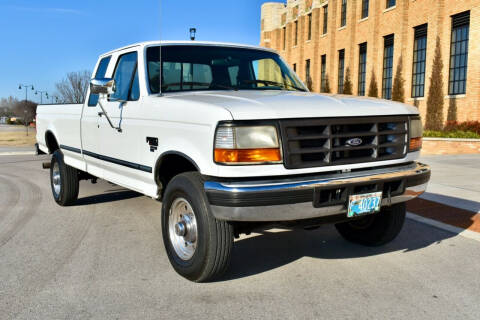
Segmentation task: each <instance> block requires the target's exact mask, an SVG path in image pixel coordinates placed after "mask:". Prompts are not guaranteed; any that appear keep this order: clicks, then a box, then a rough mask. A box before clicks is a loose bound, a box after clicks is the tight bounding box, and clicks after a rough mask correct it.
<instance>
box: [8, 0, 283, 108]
mask: <svg viewBox="0 0 480 320" xmlns="http://www.w3.org/2000/svg"><path fill="white" fill-rule="evenodd" d="M271 1H272V0H269V1H265V0H235V1H233V0H227V1H225V0H207V1H198V0H196V1H195V0H183V1H179V0H161V6H160V0H136V1H127V0H79V1H65V0H41V1H39V0H0V41H1V43H2V44H1V48H2V50H0V98H1V97H7V96H10V95H13V96H16V97H18V98H19V99H24V95H25V91H24V90H23V91H20V90H18V84H19V83H24V84H34V85H35V89H37V90H47V91H48V92H49V93H51V92H53V91H54V88H55V82H58V81H59V80H61V79H62V78H63V77H64V76H65V74H66V73H67V72H70V71H79V70H85V69H86V70H89V71H91V69H92V68H93V66H94V64H95V62H96V60H97V56H98V55H99V54H101V53H103V52H106V51H109V50H112V49H115V48H118V47H121V46H124V45H128V44H131V43H135V42H140V41H147V40H157V39H159V38H160V37H161V38H162V40H187V39H188V29H189V28H190V27H191V26H194V27H196V28H197V29H198V33H197V39H198V40H208V41H229V42H240V43H248V44H258V43H259V41H260V7H261V5H262V3H264V2H271ZM273 1H274V2H284V1H280V0H278V1H277V0H273ZM160 21H161V30H162V31H161V33H160V31H159V30H160ZM30 97H35V98H34V99H33V100H38V99H37V98H38V96H35V95H31V92H30V93H29V99H30Z"/></svg>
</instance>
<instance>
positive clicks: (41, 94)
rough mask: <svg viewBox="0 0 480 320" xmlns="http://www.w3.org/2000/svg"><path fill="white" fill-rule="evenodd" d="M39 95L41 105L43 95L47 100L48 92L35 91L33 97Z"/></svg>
mask: <svg viewBox="0 0 480 320" xmlns="http://www.w3.org/2000/svg"><path fill="white" fill-rule="evenodd" d="M39 93H40V104H43V94H45V98H47V99H48V92H47V91H40V90H37V91H35V95H37V94H39Z"/></svg>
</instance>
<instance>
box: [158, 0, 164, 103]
mask: <svg viewBox="0 0 480 320" xmlns="http://www.w3.org/2000/svg"><path fill="white" fill-rule="evenodd" d="M158 2H159V9H158V11H159V14H160V18H159V19H158V20H159V21H160V29H159V38H160V39H159V44H158V50H159V53H158V59H159V61H158V95H159V96H160V97H161V96H162V95H163V93H162V0H158Z"/></svg>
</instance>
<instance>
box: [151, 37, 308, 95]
mask: <svg viewBox="0 0 480 320" xmlns="http://www.w3.org/2000/svg"><path fill="white" fill-rule="evenodd" d="M159 55H160V52H159V48H158V47H149V48H147V69H148V80H149V86H150V91H151V92H152V93H159V73H160V72H159V69H160V68H159V60H160V59H159ZM162 62H163V64H162V92H179V91H194V90H197V91H198V90H290V91H306V89H305V87H304V86H303V84H302V83H301V82H300V81H299V80H298V79H297V77H296V75H295V74H294V73H293V72H291V71H290V70H289V68H288V67H287V66H286V65H285V63H284V62H283V61H282V59H280V57H279V56H278V54H275V53H273V52H268V51H262V50H253V49H243V48H230V47H220V46H198V45H195V46H190V45H179V46H164V47H162Z"/></svg>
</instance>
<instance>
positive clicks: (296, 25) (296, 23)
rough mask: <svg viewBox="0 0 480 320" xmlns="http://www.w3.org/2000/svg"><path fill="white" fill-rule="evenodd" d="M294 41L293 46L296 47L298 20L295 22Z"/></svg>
mask: <svg viewBox="0 0 480 320" xmlns="http://www.w3.org/2000/svg"><path fill="white" fill-rule="evenodd" d="M294 31H295V36H294V38H295V40H294V45H295V46H296V45H297V44H298V20H297V21H295V30H294Z"/></svg>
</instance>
